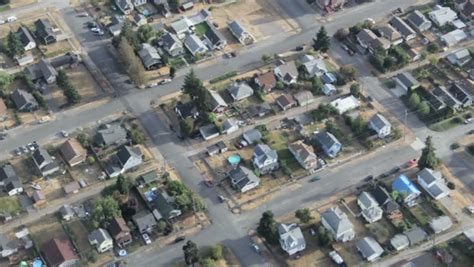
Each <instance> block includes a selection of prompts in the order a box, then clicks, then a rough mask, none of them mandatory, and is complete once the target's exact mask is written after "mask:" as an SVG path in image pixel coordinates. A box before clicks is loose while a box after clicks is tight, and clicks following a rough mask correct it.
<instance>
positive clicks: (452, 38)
mask: <svg viewBox="0 0 474 267" xmlns="http://www.w3.org/2000/svg"><path fill="white" fill-rule="evenodd" d="M466 38H467V35H466V33H465V32H464V31H463V30H460V29H457V30H454V31H451V32H448V33H446V34H444V35H442V36H441V40H442V41H443V42H445V43H446V45H448V46H451V45H455V44H457V43H459V42H460V41H462V40H464V39H466Z"/></svg>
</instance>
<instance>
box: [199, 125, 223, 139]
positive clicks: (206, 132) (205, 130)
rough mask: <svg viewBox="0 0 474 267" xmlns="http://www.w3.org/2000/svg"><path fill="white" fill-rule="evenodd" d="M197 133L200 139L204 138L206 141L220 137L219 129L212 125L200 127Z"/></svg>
mask: <svg viewBox="0 0 474 267" xmlns="http://www.w3.org/2000/svg"><path fill="white" fill-rule="evenodd" d="M199 132H200V133H201V136H202V138H204V140H206V141H207V140H211V139H212V138H216V137H218V136H219V135H220V132H219V128H217V126H216V125H215V124H214V123H211V124H208V125H204V126H202V127H201V128H199Z"/></svg>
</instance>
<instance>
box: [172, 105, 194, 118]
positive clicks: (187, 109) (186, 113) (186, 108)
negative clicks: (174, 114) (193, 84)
mask: <svg viewBox="0 0 474 267" xmlns="http://www.w3.org/2000/svg"><path fill="white" fill-rule="evenodd" d="M175 109H176V110H178V111H179V113H180V116H181V117H182V118H183V119H186V118H189V117H193V116H196V115H197V114H198V110H197V107H196V105H194V103H193V102H192V101H189V102H186V103H182V102H181V101H178V103H176V107H175Z"/></svg>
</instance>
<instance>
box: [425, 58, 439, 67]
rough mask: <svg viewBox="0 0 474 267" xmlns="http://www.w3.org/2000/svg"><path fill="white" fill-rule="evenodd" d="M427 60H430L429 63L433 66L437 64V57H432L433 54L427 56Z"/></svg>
mask: <svg viewBox="0 0 474 267" xmlns="http://www.w3.org/2000/svg"><path fill="white" fill-rule="evenodd" d="M428 61H429V62H430V64H431V65H433V66H434V65H436V64H438V62H439V58H437V57H434V56H433V57H429V58H428Z"/></svg>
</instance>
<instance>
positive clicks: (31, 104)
mask: <svg viewBox="0 0 474 267" xmlns="http://www.w3.org/2000/svg"><path fill="white" fill-rule="evenodd" d="M11 99H12V101H13V103H14V104H15V107H16V109H17V110H18V111H22V112H31V111H33V110H36V109H38V108H39V104H38V102H37V101H36V99H35V97H34V96H33V95H32V94H30V93H28V92H27V91H25V90H21V89H17V90H15V91H13V93H12V95H11Z"/></svg>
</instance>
